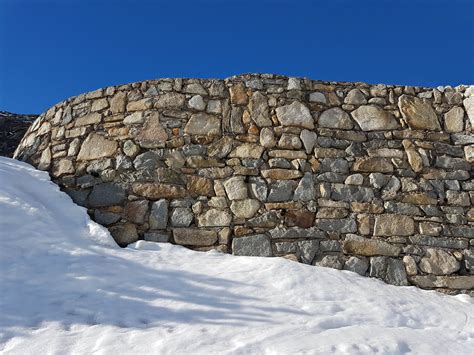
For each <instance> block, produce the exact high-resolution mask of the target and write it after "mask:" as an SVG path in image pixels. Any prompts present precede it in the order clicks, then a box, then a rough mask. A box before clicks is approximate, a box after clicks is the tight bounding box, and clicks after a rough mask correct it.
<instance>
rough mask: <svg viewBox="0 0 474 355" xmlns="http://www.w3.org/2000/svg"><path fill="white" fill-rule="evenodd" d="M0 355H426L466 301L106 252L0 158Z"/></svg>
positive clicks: (241, 266) (45, 180)
mask: <svg viewBox="0 0 474 355" xmlns="http://www.w3.org/2000/svg"><path fill="white" fill-rule="evenodd" d="M0 240H1V243H2V244H1V249H0V250H1V251H0V259H1V260H0V287H1V290H0V313H1V316H0V352H2V353H4V354H27V353H29V354H50V353H80V354H85V353H101V354H110V353H115V354H132V353H133V354H137V353H160V354H163V353H168V354H175V353H257V354H268V353H272V354H279V353H301V352H305V353H331V352H332V353H350V354H366V353H375V352H378V353H390V354H393V353H418V354H419V353H424V354H426V353H437V354H468V353H472V349H474V302H473V300H472V299H471V298H470V297H469V296H466V295H458V296H444V295H441V294H438V293H435V292H428V291H422V290H419V289H416V288H413V287H395V286H390V285H386V284H383V283H382V282H381V281H378V280H375V279H369V278H364V277H360V276H358V275H356V274H354V273H351V272H347V271H336V270H332V269H325V268H319V267H314V266H308V265H304V264H300V263H294V262H291V261H288V260H285V259H281V258H252V257H236V256H230V255H226V254H220V253H217V252H208V253H200V252H193V251H190V250H187V249H185V248H183V247H179V246H173V245H169V244H155V243H149V242H143V241H140V242H137V243H135V244H134V245H131V246H129V247H128V248H126V249H121V248H119V247H117V246H116V245H115V243H114V242H113V240H112V238H111V237H110V235H109V234H108V232H107V230H106V229H104V228H102V227H101V226H99V225H97V224H96V223H94V222H92V221H91V220H90V219H89V217H88V215H87V213H86V210H85V209H83V208H81V207H78V206H76V205H74V204H73V203H72V201H71V199H70V198H69V197H68V196H67V195H66V194H64V193H62V192H60V191H59V189H58V187H57V186H56V185H54V184H53V183H51V182H50V180H49V177H48V175H47V174H46V173H44V172H40V171H37V170H34V169H33V168H32V167H30V166H29V165H27V164H24V163H20V162H17V161H14V160H11V159H8V158H0Z"/></svg>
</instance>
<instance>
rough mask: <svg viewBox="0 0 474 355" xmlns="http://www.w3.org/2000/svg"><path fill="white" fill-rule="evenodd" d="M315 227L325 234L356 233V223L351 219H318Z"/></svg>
mask: <svg viewBox="0 0 474 355" xmlns="http://www.w3.org/2000/svg"><path fill="white" fill-rule="evenodd" d="M315 225H316V227H318V228H319V229H321V230H323V231H327V232H339V233H355V232H357V224H356V221H355V220H353V219H351V218H345V219H318V220H316V223H315Z"/></svg>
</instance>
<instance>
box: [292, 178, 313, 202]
mask: <svg viewBox="0 0 474 355" xmlns="http://www.w3.org/2000/svg"><path fill="white" fill-rule="evenodd" d="M315 198H316V188H315V186H314V180H313V174H311V173H305V174H304V176H303V178H302V179H301V180H300V182H299V183H298V186H297V187H296V190H295V193H294V195H293V200H294V201H311V200H314V199H315Z"/></svg>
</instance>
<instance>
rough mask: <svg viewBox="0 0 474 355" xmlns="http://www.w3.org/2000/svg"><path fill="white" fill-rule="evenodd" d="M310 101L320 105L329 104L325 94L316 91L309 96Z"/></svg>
mask: <svg viewBox="0 0 474 355" xmlns="http://www.w3.org/2000/svg"><path fill="white" fill-rule="evenodd" d="M309 101H310V102H316V103H318V104H325V103H326V102H327V100H326V96H325V95H324V93H322V92H319V91H316V92H312V93H311V94H309Z"/></svg>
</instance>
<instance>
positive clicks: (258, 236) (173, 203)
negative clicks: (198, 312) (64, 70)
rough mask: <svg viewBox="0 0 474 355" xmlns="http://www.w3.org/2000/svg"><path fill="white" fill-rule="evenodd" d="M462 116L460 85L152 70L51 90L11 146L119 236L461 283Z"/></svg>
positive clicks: (468, 108) (471, 279) (464, 283)
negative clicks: (53, 100)
mask: <svg viewBox="0 0 474 355" xmlns="http://www.w3.org/2000/svg"><path fill="white" fill-rule="evenodd" d="M473 127H474V87H473V86H471V87H466V86H459V87H456V88H452V87H439V88H436V89H433V88H421V87H403V86H391V85H368V84H364V83H333V82H321V81H313V80H309V79H302V78H287V77H282V76H275V75H258V74H255V75H254V74H249V75H241V76H236V77H231V78H228V79H225V80H197V79H161V80H151V81H145V82H139V83H134V84H129V85H121V86H116V87H108V88H104V89H100V90H96V91H93V92H90V93H86V94H83V95H79V96H77V97H73V98H70V99H67V100H65V101H63V102H61V103H59V104H57V105H56V106H54V107H52V108H51V109H49V110H48V111H47V112H45V113H43V114H42V115H41V116H40V117H39V118H38V119H37V120H36V121H35V123H34V124H33V125H32V126H31V127H30V129H29V131H28V132H27V134H26V135H25V138H24V139H23V140H22V143H21V144H20V146H19V147H18V149H17V151H16V155H15V156H16V158H18V159H21V160H25V161H28V162H30V163H32V164H33V165H34V166H36V167H38V168H40V169H43V170H48V171H49V172H50V174H51V175H52V177H53V179H54V181H56V182H57V183H58V184H59V185H60V186H61V187H62V188H63V189H64V190H65V191H66V192H67V193H68V194H69V195H70V196H71V197H72V198H73V200H74V201H75V202H76V203H78V204H80V205H82V206H85V207H87V208H88V210H89V212H90V214H91V216H92V217H93V218H94V219H95V220H96V221H97V222H99V223H101V224H103V225H105V226H107V227H108V228H109V230H110V232H111V233H112V235H113V236H114V238H115V240H116V241H117V242H118V243H119V244H120V245H121V246H125V245H127V244H129V243H132V242H135V241H136V240H137V239H145V240H149V241H156V242H172V243H176V244H180V245H185V246H187V247H190V248H193V249H196V250H208V249H212V248H213V249H218V250H221V251H223V252H230V253H233V254H235V255H258V256H284V257H286V258H289V259H293V260H298V261H300V262H303V263H307V264H313V265H319V266H326V267H332V268H336V269H345V270H351V271H354V272H357V273H359V274H361V275H366V276H371V277H377V278H380V279H382V280H384V281H386V282H388V283H391V284H394V285H410V284H411V285H417V286H419V287H422V288H428V289H432V288H433V289H438V290H441V291H445V292H468V293H471V294H472V293H473V291H472V290H473V289H474V247H473V246H474V209H473V208H472V204H473V201H474V182H473V179H472V164H473V163H474V135H473V134H472V129H473ZM469 290H471V291H469Z"/></svg>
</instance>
